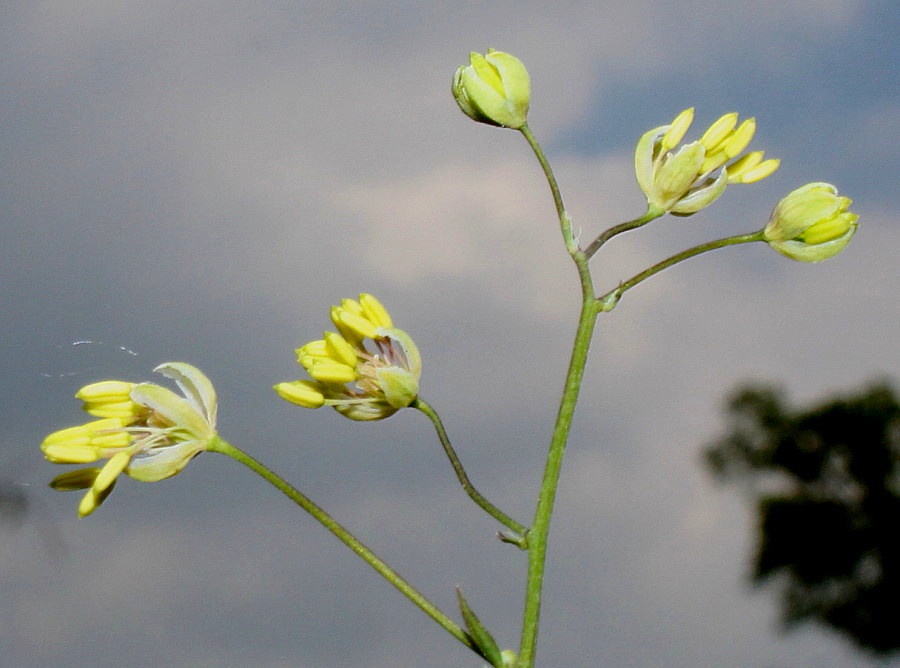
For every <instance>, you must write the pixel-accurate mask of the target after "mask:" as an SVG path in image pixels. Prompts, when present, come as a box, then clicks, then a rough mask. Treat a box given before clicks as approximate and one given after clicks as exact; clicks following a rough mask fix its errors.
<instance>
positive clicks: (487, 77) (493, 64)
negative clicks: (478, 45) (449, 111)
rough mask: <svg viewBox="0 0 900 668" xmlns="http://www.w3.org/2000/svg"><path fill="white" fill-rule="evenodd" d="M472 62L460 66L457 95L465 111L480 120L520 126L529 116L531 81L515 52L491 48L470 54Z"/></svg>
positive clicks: (456, 98) (457, 101)
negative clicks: (513, 53)
mask: <svg viewBox="0 0 900 668" xmlns="http://www.w3.org/2000/svg"><path fill="white" fill-rule="evenodd" d="M469 62H470V63H471V64H470V65H467V66H466V65H464V66H462V67H460V68H459V69H457V70H456V74H455V75H454V76H453V87H452V91H453V98H454V99H455V100H456V104H458V105H459V108H460V109H461V110H462V112H463V113H464V114H465V115H466V116H468V117H469V118H471V119H472V120H475V121H478V122H479V123H487V124H488V125H498V126H500V127H504V128H513V129H515V130H518V129H519V128H521V127H522V126H523V125H525V122H526V120H527V117H528V104H529V102H530V101H531V81H530V79H529V77H528V70H526V69H525V66H524V65H523V64H522V61H520V60H519V59H518V58H516V57H515V56H511V55H510V54H508V53H504V52H502V51H494V50H493V49H488V52H487V53H486V54H484V55H481V54H480V53H475V52H474V51H473V52H472V53H471V54H470V55H469Z"/></svg>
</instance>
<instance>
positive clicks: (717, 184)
mask: <svg viewBox="0 0 900 668" xmlns="http://www.w3.org/2000/svg"><path fill="white" fill-rule="evenodd" d="M693 120H694V110H693V109H692V108H691V109H685V110H684V111H682V112H681V113H680V114H678V116H676V117H675V120H673V121H672V123H671V124H669V125H662V126H660V127H658V128H654V129H653V130H650V131H649V132H646V133H645V134H644V135H643V136H642V137H641V138H640V140H639V141H638V143H637V148H636V149H635V152H634V168H635V174H636V175H637V181H638V185H639V186H640V187H641V190H643V191H644V194H645V195H646V196H647V205H648V207H649V209H650V210H651V211H653V212H655V213H657V214H663V213H666V212H668V213H672V214H675V215H681V216H689V215H690V214H692V213H696V212H697V211H699V210H700V209H703V208H705V207H707V206H709V205H710V204H712V203H713V202H714V201H716V200H717V199H718V198H719V196H720V195H721V194H722V193H723V192H724V191H725V187H726V186H727V185H728V184H729V183H754V182H756V181H759V180H761V179H764V178H766V177H767V176H769V175H770V174H772V172H774V171H775V170H776V169H778V164H779V161H778V160H763V152H762V151H753V152H751V153H747V154H745V155H743V156H741V157H740V158H737V156H739V155H740V154H741V153H742V152H743V151H744V149H745V148H747V146H748V145H749V144H750V140H751V139H753V134H754V133H755V132H756V121H755V120H754V119H752V118H749V119H747V120H745V121H744V122H743V123H741V124H740V125H738V123H737V121H738V115H737V114H736V113H730V114H725V115H724V116H722V117H721V118H719V119H718V120H717V121H716V122H715V123H713V124H712V125H711V126H710V127H709V129H708V130H707V131H706V132H705V133H703V136H702V137H700V139H698V140H697V141H694V142H691V143H689V144H684V145H683V146H681V147H680V148H678V150H677V151H674V149H675V148H676V147H677V146H678V145H679V144H680V143H681V140H682V139H683V138H684V135H685V134H686V133H687V131H688V128H690V126H691V123H692V122H693ZM673 151H674V152H673ZM734 158H737V159H736V160H733V159H734ZM730 160H733V162H731V163H730V164H726V163H728V162H729V161H730ZM719 169H721V171H720V172H719V173H718V174H716V170H719Z"/></svg>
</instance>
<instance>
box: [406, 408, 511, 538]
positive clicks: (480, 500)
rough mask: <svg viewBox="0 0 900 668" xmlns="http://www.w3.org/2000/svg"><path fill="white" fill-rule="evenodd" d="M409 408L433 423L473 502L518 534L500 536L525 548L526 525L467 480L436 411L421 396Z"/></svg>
mask: <svg viewBox="0 0 900 668" xmlns="http://www.w3.org/2000/svg"><path fill="white" fill-rule="evenodd" d="M410 408H417V409H419V410H420V411H422V412H423V413H425V415H427V416H428V418H429V419H430V420H431V422H432V424H434V428H435V430H436V431H437V435H438V439H439V440H440V441H441V445H442V446H443V448H444V452H445V453H447V458H448V459H449V460H450V464H451V465H452V466H453V471H454V472H455V473H456V478H457V479H458V480H459V483H460V484H461V485H462V487H463V489H464V490H466V494H468V495H469V497H470V498H471V499H472V500H473V501H474V502H475V503H477V504H478V505H479V506H480V507H481V508H482V509H483V510H484V511H485V512H486V513H487V514H488V515H490V516H491V517H493V518H494V519H495V520H497V521H498V522H500V523H501V524H503V525H504V526H506V527H508V528H510V529H512V530H513V531H515V532H516V534H518V535H517V536H509V535H506V534H501V538H502V539H503V540H504V541H505V542H511V543H513V544H514V545H518V546H519V547H520V548H522V549H523V550H524V549H526V548H527V546H528V541H527V533H528V527H526V526H523V525H522V524H519V523H518V522H516V521H515V520H514V519H512V518H511V517H509V516H508V515H507V514H506V513H504V512H503V511H501V510H500V509H499V508H497V507H496V506H495V505H494V504H492V503H491V502H490V501H488V500H487V499H486V498H484V496H482V495H481V493H480V492H479V491H478V490H477V489H475V487H474V485H472V483H471V482H470V481H469V476H468V475H466V471H465V469H464V468H463V465H462V462H461V461H460V460H459V457H458V456H457V455H456V451H455V450H454V449H453V446H452V445H451V444H450V438H449V437H448V436H447V430H446V429H444V424H443V422H441V418H440V417H439V416H438V414H437V412H436V411H435V410H434V409H433V408H432V407H431V405H430V404H429V403H427V402H426V401H425V400H424V399H422V398H421V397H418V398H416V400H415V401H413V403H411V404H410Z"/></svg>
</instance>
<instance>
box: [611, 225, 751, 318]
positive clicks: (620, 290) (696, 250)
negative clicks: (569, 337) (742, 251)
mask: <svg viewBox="0 0 900 668" xmlns="http://www.w3.org/2000/svg"><path fill="white" fill-rule="evenodd" d="M753 241H764V239H763V231H762V230H760V231H758V232H752V233H750V234H738V235H735V236H733V237H726V238H724V239H717V240H716V241H708V242H706V243H704V244H700V245H699V246H694V247H693V248H688V249H687V250H685V251H681V252H680V253H677V254H676V255H673V256H672V257H670V258H668V259H666V260H663V261H662V262H659V263H657V264H655V265H653V266H652V267H650V268H649V269H645V270H644V271H642V272H641V273H639V274H635V275H634V276H632V277H631V278H629V279H628V280H627V281H625V282H624V283H621V284H620V285H619V286H618V287H617V288H614V289H612V290H610V291H609V292H607V293H606V294H605V295H603V296H602V297H599V298H598V302H599V303H600V304H601V306H600V309H601V310H602V311H611V310H612V309H613V308H614V307H615V306H616V304H617V303H618V302H619V299H620V298H621V297H622V295H623V294H625V292H626V291H628V290H630V289H631V288H633V287H634V286H635V285H637V284H638V283H641V282H642V281H645V280H647V279H648V278H650V277H651V276H653V275H655V274H658V273H659V272H661V271H663V270H664V269H668V268H669V267H671V266H672V265H673V264H678V263H679V262H683V261H684V260H687V259H688V258H692V257H694V256H695V255H700V254H701V253H706V252H708V251H712V250H717V249H719V248H725V247H726V246H734V245H737V244H746V243H750V242H753Z"/></svg>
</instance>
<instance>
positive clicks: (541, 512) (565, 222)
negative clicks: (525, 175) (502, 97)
mask: <svg viewBox="0 0 900 668" xmlns="http://www.w3.org/2000/svg"><path fill="white" fill-rule="evenodd" d="M520 132H521V133H522V135H523V136H524V137H525V139H526V140H527V141H528V145H529V146H531V149H532V150H533V151H534V155H535V157H536V158H537V160H538V162H539V163H540V165H541V169H543V170H544V176H546V177H547V183H548V185H549V186H550V193H551V194H552V195H553V203H554V204H555V205H556V214H557V216H558V217H559V227H560V231H561V232H562V236H563V241H564V242H565V244H566V250H568V251H569V255H570V256H571V257H572V260H573V261H574V262H575V266H576V267H577V269H578V278H579V280H580V281H581V314H580V315H579V317H578V330H577V332H576V333H575V343H574V344H573V345H572V358H571V359H570V360H569V371H568V372H567V374H566V384H565V387H564V389H563V395H562V399H561V400H560V404H559V411H558V413H557V415H556V426H555V427H554V428H553V437H552V438H551V440H550V450H549V452H548V453H547V463H546V465H545V467H544V479H543V481H542V482H541V492H540V495H539V496H538V503H537V508H536V510H535V513H534V523H533V524H532V526H531V531H529V532H528V581H527V585H526V589H525V613H524V616H523V619H522V639H521V643H520V646H519V660H518V662H517V663H516V668H532V666H533V665H534V653H535V646H536V644H537V636H538V621H539V618H540V614H541V591H542V589H543V585H544V567H545V565H546V561H547V537H548V535H549V533H550V518H551V516H552V515H553V504H554V502H555V501H556V489H557V487H558V485H559V474H560V471H561V470H562V462H563V455H565V452H566V442H567V441H568V439H569V430H570V428H571V427H572V416H573V415H574V414H575V404H576V403H577V402H578V392H579V390H580V389H581V379H582V377H583V376H584V365H585V363H586V362H587V356H588V350H589V349H590V347H591V336H592V335H593V333H594V325H595V324H596V322H597V315H598V314H599V313H600V302H598V301H597V299H596V298H595V296H594V283H593V279H592V278H591V272H590V268H589V267H588V260H589V259H590V256H589V255H587V254H585V252H584V251H582V250H581V249H580V248H579V247H578V243H577V241H576V240H575V235H574V234H573V233H572V221H571V220H570V218H569V214H568V213H567V212H566V207H565V205H564V204H563V200H562V195H561V193H560V191H559V186H558V185H557V183H556V176H554V174H553V170H552V169H551V167H550V163H549V162H548V160H547V158H546V156H545V155H544V152H543V150H541V147H540V145H539V144H538V142H537V139H536V138H535V137H534V135H533V134H532V133H531V129H530V128H529V127H528V126H527V125H524V126H522V127H521V128H520ZM641 224H643V223H641ZM622 231H624V230H622Z"/></svg>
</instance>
